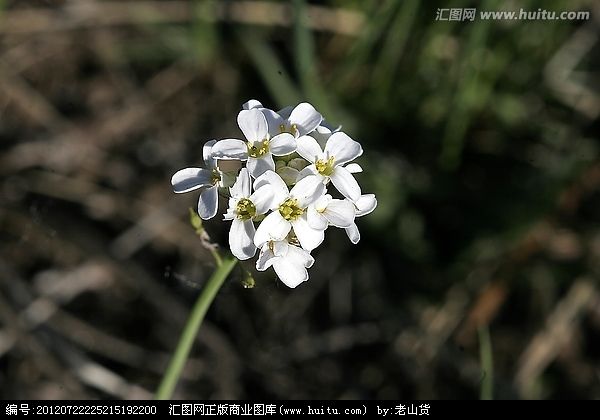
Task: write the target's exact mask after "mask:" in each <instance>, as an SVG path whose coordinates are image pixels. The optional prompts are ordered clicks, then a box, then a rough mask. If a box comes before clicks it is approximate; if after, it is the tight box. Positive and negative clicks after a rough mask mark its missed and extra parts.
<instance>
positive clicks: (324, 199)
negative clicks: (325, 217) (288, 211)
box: [312, 194, 333, 213]
mask: <svg viewBox="0 0 600 420" xmlns="http://www.w3.org/2000/svg"><path fill="white" fill-rule="evenodd" d="M331 200H333V198H332V197H331V194H325V195H322V196H321V197H319V198H318V199H316V200H315V202H314V203H313V204H312V207H314V208H315V209H316V210H317V211H319V212H321V213H322V212H324V211H325V209H327V206H328V205H329V203H331Z"/></svg>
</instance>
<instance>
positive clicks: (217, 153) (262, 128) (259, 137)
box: [212, 108, 296, 178]
mask: <svg viewBox="0 0 600 420" xmlns="http://www.w3.org/2000/svg"><path fill="white" fill-rule="evenodd" d="M237 121H238V125H239V126H240V129H241V130H242V133H244V136H245V137H246V140H247V143H246V142H244V141H242V140H238V139H225V140H220V141H219V142H217V143H216V144H215V146H214V147H213V150H212V153H213V157H215V158H218V159H234V160H247V161H248V162H247V168H248V171H249V172H250V175H252V177H254V178H258V177H259V176H261V175H262V174H263V173H265V172H266V171H269V170H270V171H273V170H275V162H274V161H273V155H275V156H284V155H288V154H290V153H293V152H294V151H296V141H295V139H294V136H292V135H291V134H289V133H281V134H278V135H276V136H274V137H272V138H271V136H270V135H269V127H268V125H267V119H266V118H265V115H264V114H263V113H262V112H261V111H259V110H258V109H257V108H252V109H244V110H242V111H240V113H239V114H238V118H237Z"/></svg>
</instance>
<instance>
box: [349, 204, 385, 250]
mask: <svg viewBox="0 0 600 420" xmlns="http://www.w3.org/2000/svg"><path fill="white" fill-rule="evenodd" d="M353 204H354V207H355V208H356V217H362V216H365V215H367V214H369V213H371V212H372V211H373V210H375V207H377V199H376V198H375V194H363V195H361V196H360V197H359V199H358V200H356V201H355V202H354V203H353ZM346 235H348V239H350V242H352V243H353V244H357V243H358V241H360V232H359V231H358V226H356V223H352V224H351V225H350V226H349V227H347V228H346Z"/></svg>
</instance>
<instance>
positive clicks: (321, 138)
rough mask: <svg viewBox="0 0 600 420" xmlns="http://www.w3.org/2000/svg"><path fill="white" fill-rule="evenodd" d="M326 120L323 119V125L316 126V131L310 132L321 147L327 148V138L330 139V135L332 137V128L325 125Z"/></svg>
mask: <svg viewBox="0 0 600 420" xmlns="http://www.w3.org/2000/svg"><path fill="white" fill-rule="evenodd" d="M324 122H325V121H321V125H320V126H318V127H317V128H315V131H313V132H312V133H310V135H311V136H312V137H314V138H315V140H316V141H317V143H319V146H321V148H325V145H326V144H327V140H328V139H329V137H331V132H332V130H331V129H330V128H329V127H325V126H323V123H324Z"/></svg>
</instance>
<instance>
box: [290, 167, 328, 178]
mask: <svg viewBox="0 0 600 420" xmlns="http://www.w3.org/2000/svg"><path fill="white" fill-rule="evenodd" d="M311 175H315V176H318V177H319V178H321V180H323V181H324V180H325V178H323V176H322V175H321V174H319V172H317V168H316V167H315V165H314V164H313V165H308V166H307V167H306V168H304V169H302V170H301V171H300V173H299V174H298V177H297V178H296V182H298V181H300V180H301V179H304V178H306V177H307V176H311Z"/></svg>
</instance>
